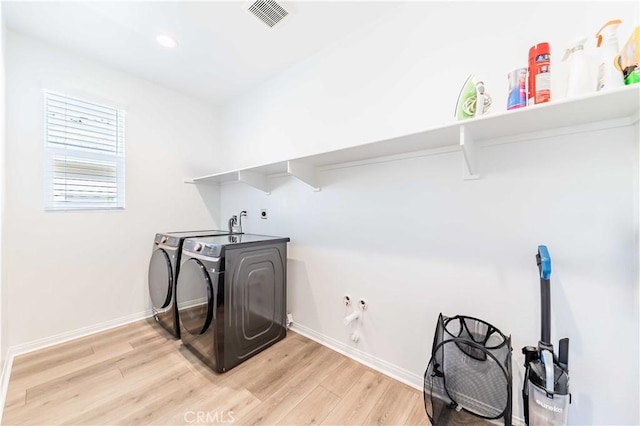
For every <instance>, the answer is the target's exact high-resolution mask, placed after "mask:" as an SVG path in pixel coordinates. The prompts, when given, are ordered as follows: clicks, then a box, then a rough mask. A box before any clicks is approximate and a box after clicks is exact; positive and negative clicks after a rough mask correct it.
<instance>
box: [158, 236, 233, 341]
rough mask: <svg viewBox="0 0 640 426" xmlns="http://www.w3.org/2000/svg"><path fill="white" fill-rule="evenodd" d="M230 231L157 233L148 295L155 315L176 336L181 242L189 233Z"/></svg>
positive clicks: (178, 332) (177, 336) (178, 328)
mask: <svg viewBox="0 0 640 426" xmlns="http://www.w3.org/2000/svg"><path fill="white" fill-rule="evenodd" d="M228 234H229V232H227V231H218V230H208V231H186V232H165V233H160V234H156V236H155V238H154V240H153V252H152V254H151V260H150V261H149V283H148V284H149V296H150V297H151V305H152V310H153V316H154V318H155V319H156V321H158V323H159V324H160V325H162V326H163V327H164V328H165V329H167V331H169V333H171V334H172V335H173V336H175V337H176V338H179V337H180V327H179V320H178V309H177V307H176V304H175V284H176V282H177V278H178V274H179V272H180V255H181V253H182V244H183V242H184V240H185V239H186V238H189V237H203V236H207V235H228Z"/></svg>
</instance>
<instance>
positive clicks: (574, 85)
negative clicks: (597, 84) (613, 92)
mask: <svg viewBox="0 0 640 426" xmlns="http://www.w3.org/2000/svg"><path fill="white" fill-rule="evenodd" d="M586 42H587V37H579V38H576V39H575V40H573V41H571V42H570V43H569V45H568V46H567V50H565V52H564V57H563V58H562V60H563V61H566V60H569V81H568V84H567V97H573V96H579V95H584V94H585V93H589V92H592V91H593V82H592V81H591V73H590V72H589V64H588V63H587V58H586V57H585V55H584V45H585V43H586Z"/></svg>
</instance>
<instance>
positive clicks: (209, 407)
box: [153, 386, 261, 425]
mask: <svg viewBox="0 0 640 426" xmlns="http://www.w3.org/2000/svg"><path fill="white" fill-rule="evenodd" d="M260 402H261V401H260V400H259V399H257V398H256V397H255V396H254V395H253V394H252V393H251V392H249V391H247V390H246V389H234V388H232V387H227V386H225V387H223V388H220V389H218V390H217V391H215V392H211V393H203V394H202V395H201V396H198V397H193V398H191V399H189V400H188V401H186V403H185V404H183V407H181V409H178V410H169V413H168V415H160V416H158V417H157V418H155V419H154V420H153V424H168V425H175V424H193V423H196V424H197V423H198V422H199V423H200V424H223V423H234V424H241V423H238V422H237V421H236V419H237V418H238V417H240V416H243V415H244V414H245V413H247V412H248V411H251V410H252V409H253V408H254V407H256V406H257V405H258V404H260Z"/></svg>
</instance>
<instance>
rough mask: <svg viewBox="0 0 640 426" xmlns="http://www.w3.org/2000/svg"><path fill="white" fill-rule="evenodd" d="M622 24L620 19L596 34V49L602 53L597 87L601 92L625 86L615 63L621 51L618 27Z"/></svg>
mask: <svg viewBox="0 0 640 426" xmlns="http://www.w3.org/2000/svg"><path fill="white" fill-rule="evenodd" d="M621 23H622V21H621V20H620V19H615V20H613V21H609V22H607V23H606V24H604V25H603V26H602V28H600V31H598V34H596V39H597V41H596V47H597V48H598V50H599V51H600V60H599V61H598V86H597V89H598V90H599V91H600V90H608V89H612V88H615V87H622V86H624V78H623V77H622V73H621V72H620V69H618V67H616V64H615V61H614V58H615V57H616V56H617V55H618V51H619V50H620V49H619V47H618V27H619V26H620V24H621Z"/></svg>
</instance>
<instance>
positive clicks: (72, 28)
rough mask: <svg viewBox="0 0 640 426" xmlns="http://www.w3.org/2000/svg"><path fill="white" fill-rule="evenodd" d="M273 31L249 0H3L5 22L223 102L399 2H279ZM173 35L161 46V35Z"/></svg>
mask: <svg viewBox="0 0 640 426" xmlns="http://www.w3.org/2000/svg"><path fill="white" fill-rule="evenodd" d="M280 3H281V4H282V5H283V6H284V7H285V8H286V9H287V10H288V11H289V12H290V15H289V16H287V17H286V18H285V19H284V20H283V21H282V22H281V23H280V24H277V25H276V27H274V28H269V27H268V26H267V25H265V24H264V23H263V22H261V21H260V20H258V19H257V18H256V17H254V16H252V15H251V14H249V12H247V11H246V9H247V8H248V5H249V4H250V2H246V1H226V2H186V1H181V2H133V1H125V2H57V1H54V2H51V1H47V2H21V1H8V2H7V1H5V2H4V4H3V7H4V9H3V11H4V14H5V16H6V23H7V26H8V27H9V28H10V29H12V30H15V31H18V32H21V33H24V34H27V35H29V36H32V37H35V38H38V39H42V40H46V41H47V42H50V43H52V44H54V45H57V46H59V47H62V48H64V49H67V50H70V51H72V52H75V53H78V54H80V55H83V56H85V57H89V58H92V59H95V60H98V61H101V62H103V63H106V64H108V65H111V66H113V67H115V68H118V69H121V70H123V71H126V72H129V73H132V74H135V75H138V76H140V77H143V78H146V79H148V80H152V81H155V82H157V83H160V84H162V85H164V86H167V87H171V88H173V89H176V90H179V91H181V92H184V93H187V94H190V95H192V96H196V97H198V98H200V99H204V100H206V101H209V102H211V103H215V104H221V103H224V102H226V101H228V100H230V99H232V98H233V97H235V96H237V95H239V94H240V93H242V92H245V91H247V90H249V89H251V88H252V87H253V86H255V85H257V84H259V83H261V82H263V81H265V80H266V79H268V78H269V77H271V76H273V75H274V74H276V73H278V72H279V71H282V70H284V69H286V68H288V67H291V66H292V65H294V64H296V63H298V62H300V61H303V60H304V59H305V58H307V57H310V56H312V55H313V54H315V53H316V52H318V51H320V50H321V49H323V48H325V47H328V46H330V45H332V44H335V43H338V42H339V40H340V39H342V38H344V37H346V36H347V35H348V34H350V33H351V32H353V31H355V30H357V29H359V28H362V27H363V26H366V25H371V24H372V23H374V22H376V21H377V20H379V19H383V18H384V16H385V15H386V14H388V13H389V12H390V11H391V9H392V8H394V7H397V5H398V2H395V3H394V2H323V1H316V2H310V1H281V2H280ZM158 34H165V35H169V36H171V37H173V38H174V39H175V40H176V41H177V43H178V46H177V47H176V48H175V49H167V48H163V47H161V46H160V45H158V44H157V43H156V40H155V38H156V36H157V35H158Z"/></svg>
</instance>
